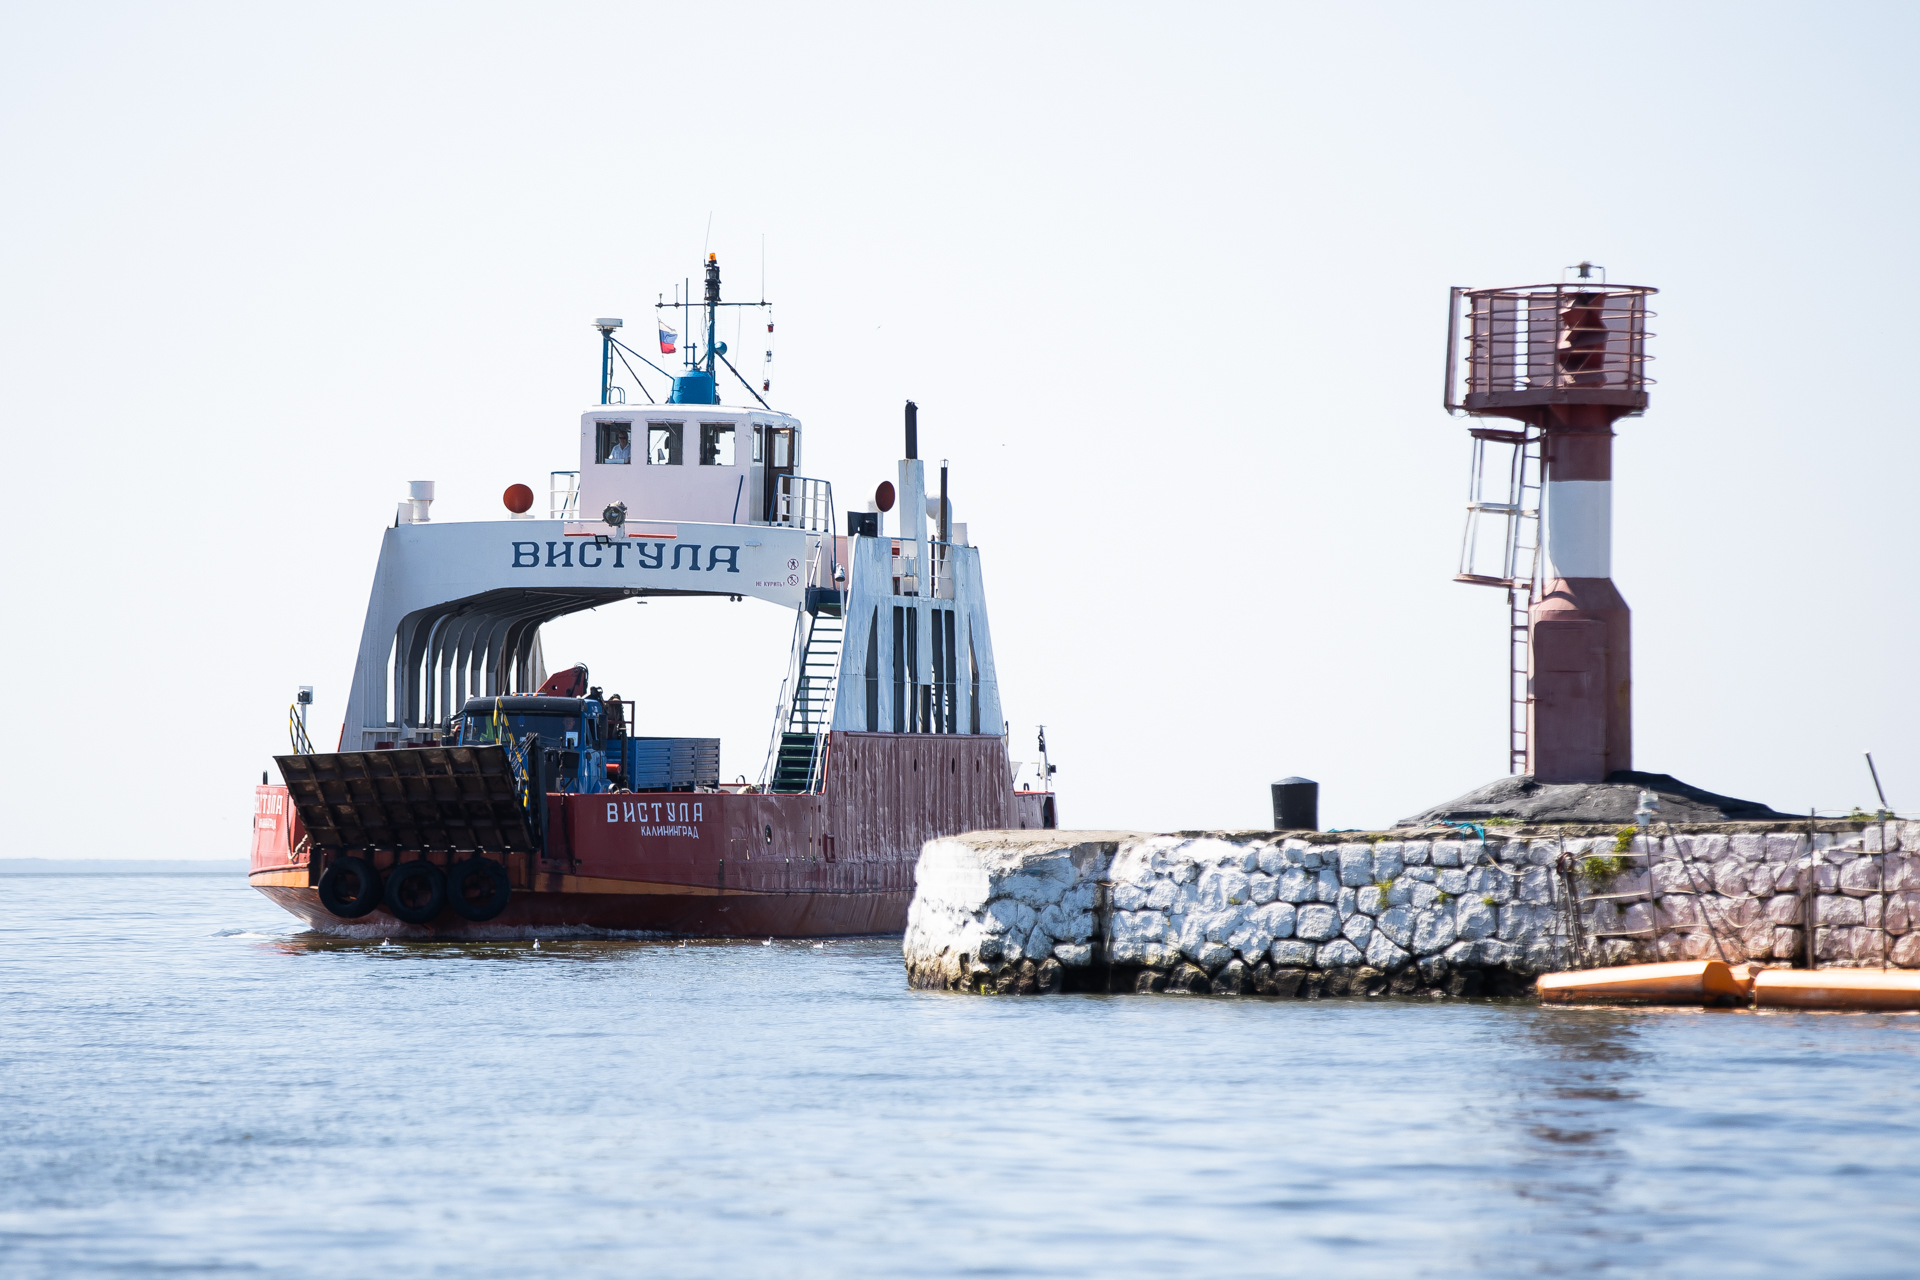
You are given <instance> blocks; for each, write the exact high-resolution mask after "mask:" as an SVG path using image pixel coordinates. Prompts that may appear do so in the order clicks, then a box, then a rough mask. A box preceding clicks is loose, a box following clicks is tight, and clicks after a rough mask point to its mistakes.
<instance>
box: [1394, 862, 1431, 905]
mask: <svg viewBox="0 0 1920 1280" xmlns="http://www.w3.org/2000/svg"><path fill="white" fill-rule="evenodd" d="M1440 874H1441V873H1440V872H1438V871H1436V870H1434V869H1433V868H1432V867H1408V868H1407V869H1406V871H1405V872H1403V873H1402V874H1401V876H1400V878H1399V879H1398V880H1396V881H1394V882H1393V887H1394V888H1396V889H1398V888H1400V887H1401V886H1402V885H1408V884H1412V883H1414V882H1418V883H1420V884H1432V883H1433V882H1434V880H1435V878H1436V877H1438V876H1439V875H1440ZM1394 905H1395V906H1398V905H1399V904H1398V903H1395V904H1394Z"/></svg>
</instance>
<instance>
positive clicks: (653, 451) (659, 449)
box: [647, 422, 686, 467]
mask: <svg viewBox="0 0 1920 1280" xmlns="http://www.w3.org/2000/svg"><path fill="white" fill-rule="evenodd" d="M685 426H686V424H685V423H680V422H649V423H648V424H647V461H648V462H650V463H652V464H653V465H654V466H656V467H677V466H679V465H680V436H681V433H682V431H683V430H684V429H685Z"/></svg>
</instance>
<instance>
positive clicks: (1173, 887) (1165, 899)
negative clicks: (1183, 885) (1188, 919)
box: [1147, 880, 1180, 911]
mask: <svg viewBox="0 0 1920 1280" xmlns="http://www.w3.org/2000/svg"><path fill="white" fill-rule="evenodd" d="M1179 894H1180V886H1179V885H1177V884H1175V883H1174V882H1173V881H1171V880H1155V881H1154V882H1153V887H1152V888H1151V889H1149V890H1148V891H1147V906H1148V908H1149V909H1151V910H1154V911H1171V910H1173V903H1174V899H1175V898H1177V897H1178V896H1179Z"/></svg>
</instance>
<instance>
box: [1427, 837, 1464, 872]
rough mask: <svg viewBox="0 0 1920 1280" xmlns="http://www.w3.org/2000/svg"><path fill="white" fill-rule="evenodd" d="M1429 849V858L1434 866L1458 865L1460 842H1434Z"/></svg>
mask: <svg viewBox="0 0 1920 1280" xmlns="http://www.w3.org/2000/svg"><path fill="white" fill-rule="evenodd" d="M1431 847H1432V854H1431V857H1432V860H1433V865H1434V866H1436V867H1457V866H1459V865H1460V842H1459V841H1458V840H1435V841H1434V842H1433V844H1432V846H1431Z"/></svg>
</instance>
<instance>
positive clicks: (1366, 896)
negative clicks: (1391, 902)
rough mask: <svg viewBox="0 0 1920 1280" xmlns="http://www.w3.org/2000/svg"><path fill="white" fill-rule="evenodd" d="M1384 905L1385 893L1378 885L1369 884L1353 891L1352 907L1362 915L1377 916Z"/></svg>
mask: <svg viewBox="0 0 1920 1280" xmlns="http://www.w3.org/2000/svg"><path fill="white" fill-rule="evenodd" d="M1386 905H1387V903H1386V894H1385V893H1383V892H1382V891H1381V889H1380V886H1379V885H1373V884H1370V885H1368V886H1367V887H1366V888H1364V889H1357V890H1355V891H1354V898H1353V909H1354V910H1355V911H1358V912H1360V913H1361V914H1362V915H1368V916H1377V915H1379V914H1380V912H1381V911H1382V909H1384V908H1385V907H1386Z"/></svg>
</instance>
